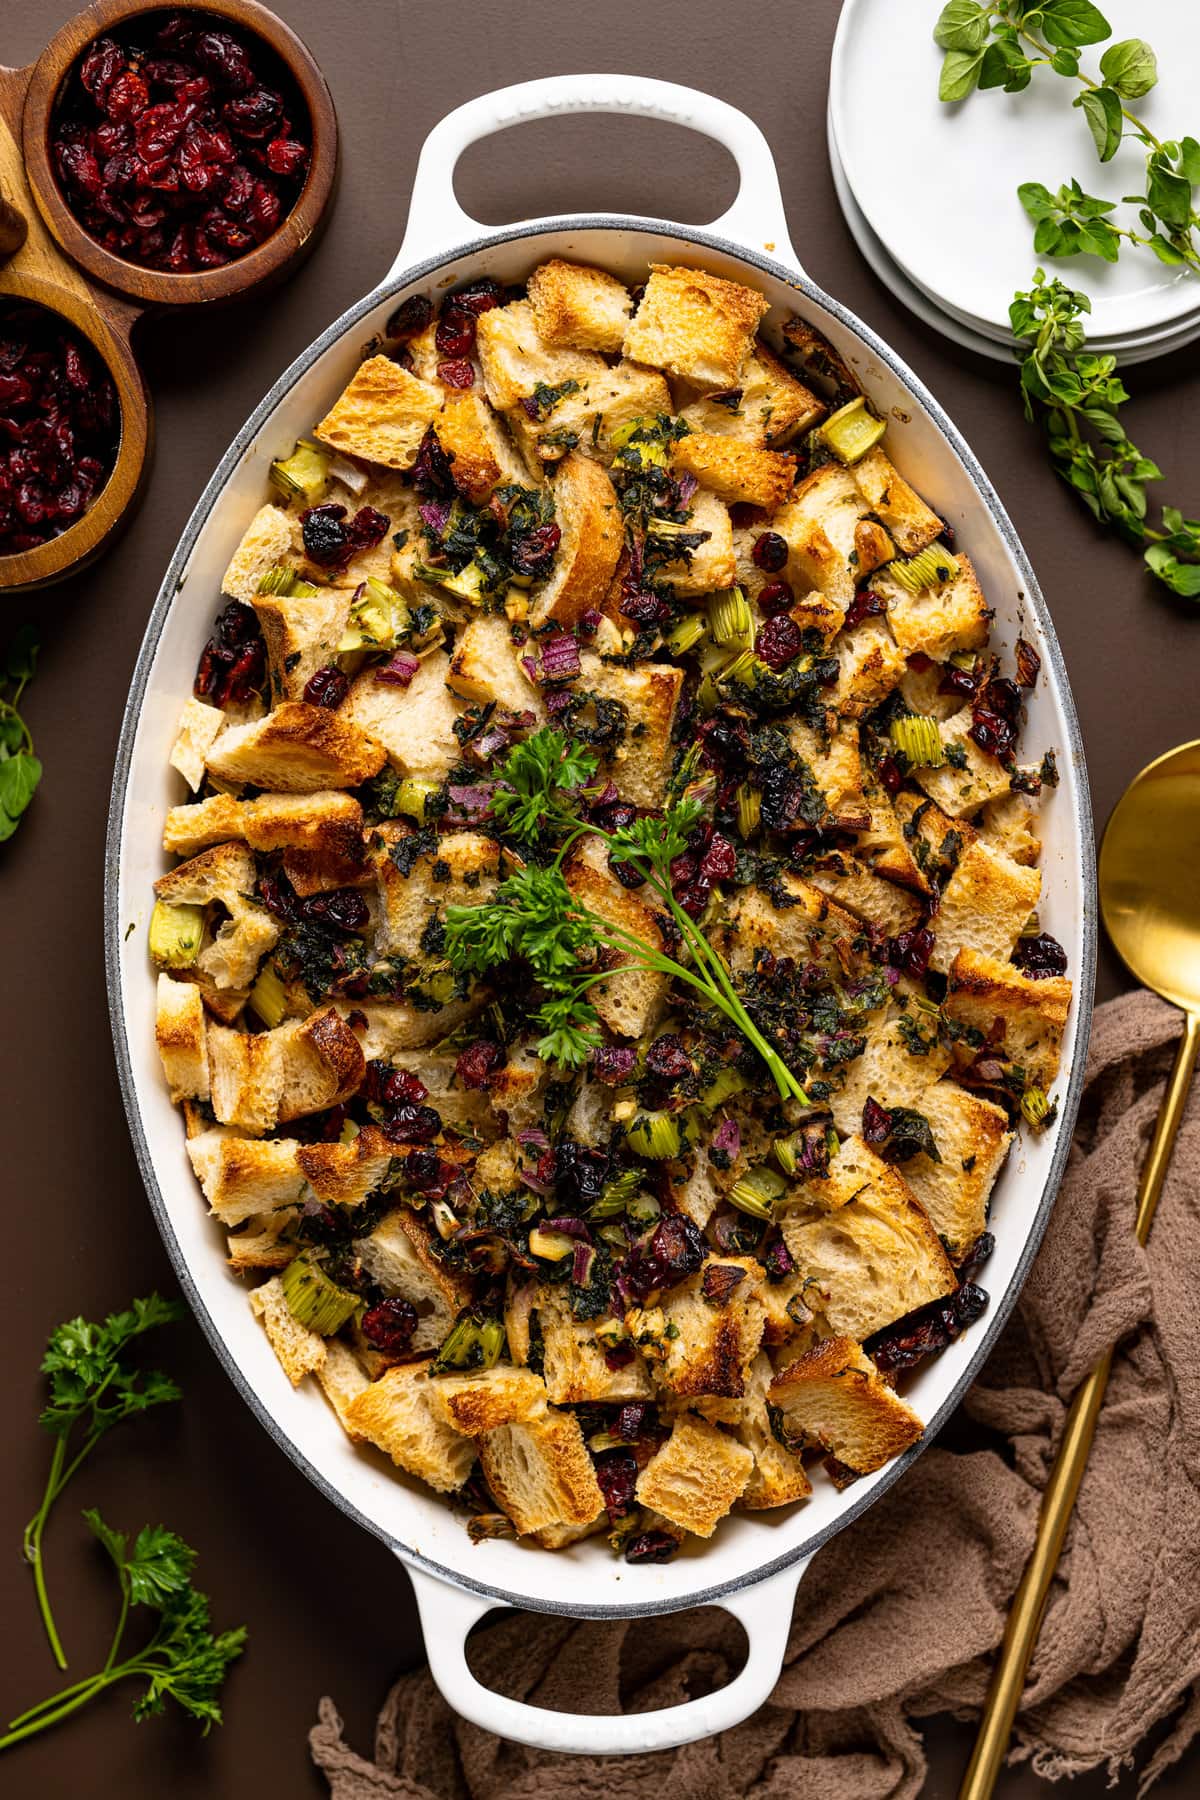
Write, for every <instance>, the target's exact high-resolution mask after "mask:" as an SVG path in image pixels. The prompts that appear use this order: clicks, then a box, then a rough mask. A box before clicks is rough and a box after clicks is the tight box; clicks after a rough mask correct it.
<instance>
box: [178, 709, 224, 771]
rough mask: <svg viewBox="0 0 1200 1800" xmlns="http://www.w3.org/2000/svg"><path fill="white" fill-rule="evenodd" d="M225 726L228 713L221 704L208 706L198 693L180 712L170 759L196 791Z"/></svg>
mask: <svg viewBox="0 0 1200 1800" xmlns="http://www.w3.org/2000/svg"><path fill="white" fill-rule="evenodd" d="M224 729H225V714H224V713H223V712H222V711H221V709H220V707H219V706H206V705H205V704H204V702H203V700H197V699H196V697H195V695H194V694H193V695H190V696H189V698H188V700H187V702H186V704H185V705H184V709H183V711H182V712H181V713H180V715H179V729H178V731H177V732H176V734H175V742H174V744H173V745H172V746H171V754H170V757H169V758H168V761H169V762H170V764H171V767H172V768H173V769H178V770H179V773H180V774H181V775H182V776H183V779H184V780H185V781H186V782H187V784H188V786H189V787H190V788H191V790H192V792H193V793H195V792H196V789H197V788H198V787H199V786H200V784H201V782H202V781H203V780H204V759H205V757H206V756H207V755H208V753H209V751H210V750H211V749H212V747H213V744H214V743H215V742H216V740H217V737H218V735H219V734H220V733H221V732H222V731H224Z"/></svg>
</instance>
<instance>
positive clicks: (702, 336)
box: [624, 263, 769, 388]
mask: <svg viewBox="0 0 1200 1800" xmlns="http://www.w3.org/2000/svg"><path fill="white" fill-rule="evenodd" d="M768 310H769V307H768V302H767V301H766V300H765V299H764V297H763V296H762V294H760V293H759V292H758V291H757V290H756V289H755V288H748V287H743V286H742V284H741V283H740V282H737V281H726V280H725V279H724V277H723V276H720V275H712V274H710V273H709V272H708V270H707V269H689V268H679V267H671V266H670V265H668V264H666V263H652V264H651V267H650V279H649V281H647V283H646V287H645V291H644V293H643V295H642V299H641V304H640V305H639V307H638V310H637V312H636V313H635V315H634V317H633V319H632V320H631V321H630V324H629V327H628V330H627V331H626V333H625V345H624V349H625V354H626V356H629V357H632V358H633V360H634V362H641V363H649V364H650V365H651V367H653V368H656V369H666V370H667V372H668V373H669V374H671V375H678V376H681V377H682V378H683V379H684V380H685V381H690V382H693V383H694V384H695V386H697V387H702V388H728V387H733V386H735V385H736V383H737V380H738V377H739V375H740V374H741V372H742V367H743V365H744V363H745V361H746V358H747V356H748V355H749V353H750V348H751V345H752V344H753V342H754V334H755V332H756V331H757V329H758V323H759V320H760V319H761V318H762V316H763V314H764V313H765V312H767V311H768Z"/></svg>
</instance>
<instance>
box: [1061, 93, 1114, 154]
mask: <svg viewBox="0 0 1200 1800" xmlns="http://www.w3.org/2000/svg"><path fill="white" fill-rule="evenodd" d="M1072 104H1073V105H1074V106H1078V107H1081V108H1082V110H1083V116H1084V118H1085V119H1086V120H1087V122H1088V129H1089V130H1090V132H1091V134H1092V142H1093V143H1094V144H1095V146H1096V155H1097V156H1098V157H1099V158H1100V161H1101V162H1102V163H1106V162H1110V161H1111V160H1112V158H1113V157H1114V156H1115V155H1116V153H1117V149H1118V147H1119V145H1120V142H1121V136H1122V133H1123V130H1124V124H1125V121H1124V119H1123V117H1122V115H1121V102H1120V100H1119V99H1118V97H1117V95H1116V94H1115V93H1114V92H1113V90H1112V88H1109V87H1102V88H1085V89H1084V90H1083V92H1082V94H1080V95H1079V96H1078V97H1077V98H1076V99H1075V100H1074V101H1073V102H1072Z"/></svg>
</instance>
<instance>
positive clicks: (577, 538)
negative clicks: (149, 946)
mask: <svg viewBox="0 0 1200 1800" xmlns="http://www.w3.org/2000/svg"><path fill="white" fill-rule="evenodd" d="M487 316H488V315H487V314H485V315H484V317H485V318H486V317H487ZM554 511H555V516H556V518H557V521H558V526H559V529H560V531H561V532H562V538H561V541H560V543H559V546H558V550H557V551H556V553H555V558H554V567H553V569H552V571H551V573H550V575H549V576H548V578H547V579H546V580H545V581H544V582H543V583H542V584H541V585H540V587H539V588H538V589H537V592H536V593H535V594H534V596H533V603H532V606H531V609H530V614H529V617H530V620H531V622H532V623H533V625H534V626H538V625H544V624H545V623H546V622H547V620H549V619H554V620H555V621H556V622H557V623H558V624H559V625H574V624H575V623H576V622H577V621H578V620H579V619H580V618H582V616H583V614H584V613H585V612H587V611H588V609H589V607H597V608H598V607H600V606H602V605H603V603H604V599H605V596H606V595H607V593H608V589H609V584H610V583H611V581H612V578H613V574H614V572H615V570H616V567H617V559H618V557H619V556H620V554H621V546H622V544H623V543H624V531H623V527H622V524H621V508H620V506H619V505H618V503H617V496H616V492H615V490H614V488H613V484H612V482H611V481H610V480H609V478H608V476H607V474H606V473H605V471H604V470H603V469H602V468H601V467H600V465H599V463H596V462H593V461H592V460H591V458H590V457H587V456H581V455H580V454H579V452H578V451H575V450H572V451H571V452H570V453H569V454H568V455H567V456H565V457H564V458H563V461H562V466H561V468H560V469H559V471H558V475H557V477H556V479H555V482H554Z"/></svg>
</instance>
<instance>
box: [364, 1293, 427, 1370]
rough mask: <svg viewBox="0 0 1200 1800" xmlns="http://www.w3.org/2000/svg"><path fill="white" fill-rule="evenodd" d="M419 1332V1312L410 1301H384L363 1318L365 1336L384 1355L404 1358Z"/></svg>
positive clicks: (396, 1298) (397, 1298)
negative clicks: (414, 1336) (417, 1331)
mask: <svg viewBox="0 0 1200 1800" xmlns="http://www.w3.org/2000/svg"><path fill="white" fill-rule="evenodd" d="M416 1329H417V1309H416V1307H415V1306H414V1305H413V1304H412V1302H411V1300H401V1299H400V1298H399V1297H398V1296H397V1297H395V1298H393V1299H388V1300H381V1301H379V1303H378V1305H376V1306H371V1307H368V1308H367V1310H366V1312H365V1313H364V1314H363V1317H362V1331H363V1336H364V1337H365V1338H366V1340H367V1342H368V1344H370V1345H371V1346H372V1347H373V1348H374V1349H376V1350H382V1351H383V1353H384V1355H385V1356H403V1355H404V1352H405V1351H406V1350H407V1349H408V1347H409V1345H410V1344H411V1343H412V1340H413V1335H414V1333H415V1332H416Z"/></svg>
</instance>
